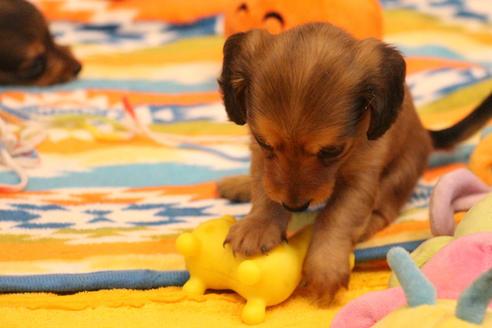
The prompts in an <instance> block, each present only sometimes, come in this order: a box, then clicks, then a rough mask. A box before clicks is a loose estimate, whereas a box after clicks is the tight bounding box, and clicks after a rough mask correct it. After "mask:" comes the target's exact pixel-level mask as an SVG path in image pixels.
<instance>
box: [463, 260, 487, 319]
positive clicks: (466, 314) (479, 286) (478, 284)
mask: <svg viewBox="0 0 492 328" xmlns="http://www.w3.org/2000/svg"><path fill="white" fill-rule="evenodd" d="M491 300H492V269H490V270H489V271H487V272H485V273H484V274H482V275H481V276H480V277H479V278H478V279H477V280H475V282H474V283H473V284H472V285H471V286H470V287H468V288H467V289H466V290H465V291H464V292H463V294H461V297H460V298H459V300H458V305H457V306H456V316H457V317H458V318H460V319H461V320H464V321H466V322H470V323H474V324H477V325H480V324H482V322H483V320H484V317H485V311H486V310H487V306H488V304H489V302H490V301H491Z"/></svg>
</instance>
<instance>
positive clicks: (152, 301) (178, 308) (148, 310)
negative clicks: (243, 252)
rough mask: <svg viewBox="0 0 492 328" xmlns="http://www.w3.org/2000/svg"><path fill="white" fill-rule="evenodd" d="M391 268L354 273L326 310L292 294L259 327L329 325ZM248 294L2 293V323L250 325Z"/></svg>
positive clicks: (91, 327) (48, 327)
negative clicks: (245, 317)
mask: <svg viewBox="0 0 492 328" xmlns="http://www.w3.org/2000/svg"><path fill="white" fill-rule="evenodd" d="M388 277H389V272H388V271H374V272H354V273H353V275H352V278H351V282H350V285H349V289H348V290H347V291H344V292H342V293H340V294H339V296H338V298H337V299H336V301H335V304H334V305H333V306H332V307H330V308H328V309H320V308H317V307H316V306H315V305H313V304H311V303H310V301H309V300H306V299H304V298H301V297H292V298H291V299H290V300H288V301H287V302H284V303H283V304H280V305H278V306H274V307H271V308H269V310H268V311H267V317H266V320H265V322H264V323H263V324H260V325H257V326H256V327H259V328H261V327H279V328H280V327H281V328H286V327H310V328H312V327H327V326H328V325H329V323H330V321H331V319H332V318H333V316H334V315H335V313H336V312H337V311H338V310H339V309H340V308H341V306H343V305H344V304H346V303H347V302H348V301H350V300H351V299H354V298H356V297H358V296H360V295H362V294H365V293H367V292H369V291H372V290H381V289H384V288H386V286H387V281H388ZM242 306H243V301H242V299H241V298H240V297H239V296H237V295H235V294H232V293H230V294H227V293H224V294H213V293H211V294H206V295H204V296H200V297H197V298H188V297H187V296H186V295H185V294H184V293H183V292H182V291H181V290H180V288H177V287H170V288H161V289H155V290H149V291H128V290H105V291H97V292H84V293H78V294H74V295H65V296H58V295H53V294H13V295H0V318H1V319H0V327H2V328H17V327H22V328H30V327H33V328H34V327H35V328H58V327H70V328H110V327H117V328H124V327H132V328H139V327H142V328H144V327H145V328H152V327H165V328H173V327H184V328H188V327H189V328H193V327H197V328H198V327H200V328H202V327H204V325H206V326H208V327H217V328H220V327H228V328H229V327H246V325H244V324H242V323H241V321H240V318H239V314H240V312H241V308H242Z"/></svg>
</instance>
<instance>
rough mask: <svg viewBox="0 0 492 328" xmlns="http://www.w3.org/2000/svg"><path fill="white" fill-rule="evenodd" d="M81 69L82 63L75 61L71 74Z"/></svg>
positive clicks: (75, 73)
mask: <svg viewBox="0 0 492 328" xmlns="http://www.w3.org/2000/svg"><path fill="white" fill-rule="evenodd" d="M81 70H82V65H81V64H80V63H79V62H75V63H74V65H73V68H72V72H73V75H74V76H77V75H79V73H80V71H81Z"/></svg>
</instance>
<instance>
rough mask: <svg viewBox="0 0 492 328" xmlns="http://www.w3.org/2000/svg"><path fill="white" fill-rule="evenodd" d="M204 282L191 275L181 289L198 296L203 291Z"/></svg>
mask: <svg viewBox="0 0 492 328" xmlns="http://www.w3.org/2000/svg"><path fill="white" fill-rule="evenodd" d="M205 289H206V287H205V284H204V283H203V281H201V280H200V279H198V278H195V277H191V278H190V280H188V281H187V282H186V284H184V286H183V291H184V292H185V293H186V294H188V295H190V296H199V295H203V294H204V293H205Z"/></svg>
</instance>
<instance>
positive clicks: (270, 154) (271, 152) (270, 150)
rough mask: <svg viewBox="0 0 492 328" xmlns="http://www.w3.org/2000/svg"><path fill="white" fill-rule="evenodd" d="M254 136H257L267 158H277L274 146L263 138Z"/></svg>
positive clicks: (257, 140)
mask: <svg viewBox="0 0 492 328" xmlns="http://www.w3.org/2000/svg"><path fill="white" fill-rule="evenodd" d="M254 137H255V139H256V142H257V143H258V145H260V147H261V148H262V149H263V150H264V151H265V154H266V158H267V159H273V158H275V153H274V149H273V147H272V146H271V145H269V144H268V143H267V142H266V141H265V140H264V139H263V138H261V137H259V136H256V135H255V136H254Z"/></svg>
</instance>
